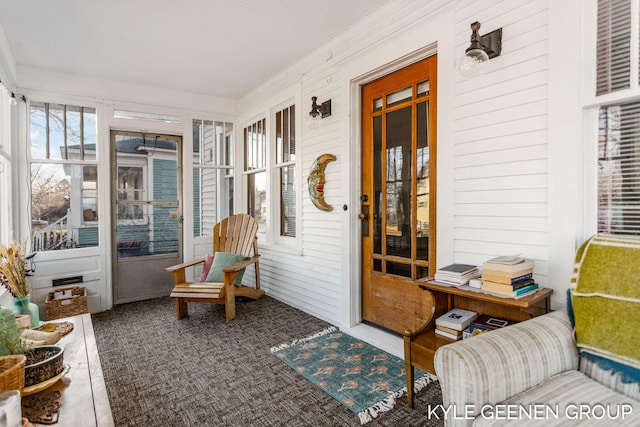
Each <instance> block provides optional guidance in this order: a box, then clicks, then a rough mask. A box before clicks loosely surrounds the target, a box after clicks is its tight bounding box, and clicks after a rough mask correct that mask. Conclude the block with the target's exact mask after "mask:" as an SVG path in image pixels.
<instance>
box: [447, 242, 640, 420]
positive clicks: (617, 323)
mask: <svg viewBox="0 0 640 427" xmlns="http://www.w3.org/2000/svg"><path fill="white" fill-rule="evenodd" d="M639 273H640V239H639V238H634V237H629V238H627V237H620V236H609V235H598V236H594V237H593V238H591V239H589V240H588V241H587V242H585V243H584V244H583V245H582V246H581V247H580V248H579V250H578V252H577V255H576V266H575V269H574V277H573V279H572V284H571V288H570V293H569V295H568V302H569V304H568V309H567V310H558V311H554V312H551V313H548V314H545V315H542V316H539V317H536V318H533V319H530V320H527V321H524V322H521V323H517V324H515V325H511V326H507V327H505V328H503V329H499V330H495V331H491V332H487V333H483V334H481V335H477V336H474V337H471V338H469V339H467V340H463V341H458V342H454V343H452V344H449V345H445V346H443V347H440V348H439V349H438V350H437V351H436V353H435V360H434V365H435V370H436V374H437V375H438V378H439V380H440V384H441V388H442V398H443V408H442V410H441V411H434V414H435V415H437V416H439V417H440V418H444V419H445V425H447V426H470V425H473V426H486V425H505V424H511V423H513V424H517V425H518V426H522V425H541V426H544V427H552V426H557V425H570V426H573V425H589V426H591V425H601V426H609V425H615V426H623V425H624V426H640V339H639V338H638V336H639V335H638V334H639V333H640V305H638V303H640V274H639Z"/></svg>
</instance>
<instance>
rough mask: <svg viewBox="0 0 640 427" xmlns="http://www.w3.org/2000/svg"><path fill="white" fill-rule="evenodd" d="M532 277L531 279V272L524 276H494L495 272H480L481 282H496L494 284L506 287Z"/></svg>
mask: <svg viewBox="0 0 640 427" xmlns="http://www.w3.org/2000/svg"><path fill="white" fill-rule="evenodd" d="M532 277H533V271H532V272H529V273H526V274H522V275H518V276H512V275H503V274H495V272H493V271H489V270H484V271H482V280H488V281H490V282H496V283H504V284H506V285H513V284H516V283H519V282H522V281H525V280H528V279H531V278H532Z"/></svg>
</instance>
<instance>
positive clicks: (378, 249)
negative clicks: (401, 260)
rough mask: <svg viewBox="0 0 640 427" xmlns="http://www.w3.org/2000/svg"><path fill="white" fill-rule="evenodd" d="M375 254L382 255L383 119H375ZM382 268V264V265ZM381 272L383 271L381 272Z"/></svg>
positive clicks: (373, 214)
mask: <svg viewBox="0 0 640 427" xmlns="http://www.w3.org/2000/svg"><path fill="white" fill-rule="evenodd" d="M373 194H374V195H373V200H372V202H373V212H372V213H371V215H370V218H369V221H371V220H373V252H374V253H376V254H381V253H382V212H383V207H382V117H381V116H377V117H374V118H373ZM380 268H382V264H380ZM379 271H381V270H379Z"/></svg>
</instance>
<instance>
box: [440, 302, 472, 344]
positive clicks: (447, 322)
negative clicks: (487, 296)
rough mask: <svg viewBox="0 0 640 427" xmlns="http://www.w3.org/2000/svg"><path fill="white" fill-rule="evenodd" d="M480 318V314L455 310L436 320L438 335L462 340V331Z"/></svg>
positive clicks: (459, 309)
mask: <svg viewBox="0 0 640 427" xmlns="http://www.w3.org/2000/svg"><path fill="white" fill-rule="evenodd" d="M477 317H478V313H476V312H475V311H471V310H463V309H461V308H454V309H453V310H451V311H448V312H447V313H445V314H443V315H442V316H440V317H438V318H437V319H436V335H439V336H441V337H445V338H448V339H451V340H455V341H457V340H460V339H462V331H464V330H465V329H467V326H469V324H470V323H471V322H472V321H474V320H475V319H476V318H477Z"/></svg>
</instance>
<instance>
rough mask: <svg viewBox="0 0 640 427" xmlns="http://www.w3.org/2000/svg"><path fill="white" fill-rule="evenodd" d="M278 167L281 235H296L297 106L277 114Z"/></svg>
mask: <svg viewBox="0 0 640 427" xmlns="http://www.w3.org/2000/svg"><path fill="white" fill-rule="evenodd" d="M275 131H276V165H275V167H276V169H277V170H278V177H279V178H280V235H281V236H287V237H295V236H296V189H295V160H296V128H295V106H293V105H292V106H290V107H288V108H285V109H284V110H281V111H278V112H277V113H276V116H275Z"/></svg>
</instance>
